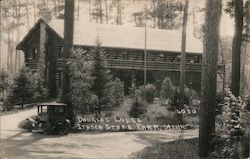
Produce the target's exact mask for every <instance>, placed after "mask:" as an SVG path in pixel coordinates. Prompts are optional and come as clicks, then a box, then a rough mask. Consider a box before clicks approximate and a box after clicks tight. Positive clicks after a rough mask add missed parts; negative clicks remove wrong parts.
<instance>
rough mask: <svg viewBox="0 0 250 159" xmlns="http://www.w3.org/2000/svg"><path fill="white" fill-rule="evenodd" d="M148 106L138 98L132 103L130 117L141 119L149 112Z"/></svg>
mask: <svg viewBox="0 0 250 159" xmlns="http://www.w3.org/2000/svg"><path fill="white" fill-rule="evenodd" d="M146 106H147V105H146V103H145V102H143V101H142V100H141V99H139V97H137V98H136V100H135V101H134V102H133V103H132V106H131V108H130V110H129V115H130V116H131V117H133V118H139V117H140V116H141V115H143V114H145V113H146V112H147V109H146Z"/></svg>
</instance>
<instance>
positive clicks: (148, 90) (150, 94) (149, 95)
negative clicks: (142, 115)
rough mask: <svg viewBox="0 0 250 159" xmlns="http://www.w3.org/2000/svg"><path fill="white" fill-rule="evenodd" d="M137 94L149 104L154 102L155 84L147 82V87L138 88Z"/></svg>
mask: <svg viewBox="0 0 250 159" xmlns="http://www.w3.org/2000/svg"><path fill="white" fill-rule="evenodd" d="M135 96H136V97H140V98H141V99H142V100H144V101H146V102H147V103H148V104H152V103H153V102H154V98H155V86H154V85H152V84H147V85H146V87H145V88H144V87H143V86H141V87H140V88H139V89H138V90H136V93H135Z"/></svg>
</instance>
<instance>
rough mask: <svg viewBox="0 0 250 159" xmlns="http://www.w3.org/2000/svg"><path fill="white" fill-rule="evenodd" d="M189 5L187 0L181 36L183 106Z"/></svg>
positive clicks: (182, 102) (182, 100)
mask: <svg viewBox="0 0 250 159" xmlns="http://www.w3.org/2000/svg"><path fill="white" fill-rule="evenodd" d="M188 5H189V0H185V8H184V14H183V23H182V37H181V66H180V68H181V69H180V93H181V99H180V101H181V107H182V106H183V104H184V87H185V83H186V72H185V69H186V68H185V63H186V31H187V18H188Z"/></svg>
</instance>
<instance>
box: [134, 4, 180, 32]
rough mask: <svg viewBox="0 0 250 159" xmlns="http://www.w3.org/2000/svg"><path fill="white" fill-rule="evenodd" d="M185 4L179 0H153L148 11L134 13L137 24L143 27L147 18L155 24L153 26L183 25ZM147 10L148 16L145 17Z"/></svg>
mask: <svg viewBox="0 0 250 159" xmlns="http://www.w3.org/2000/svg"><path fill="white" fill-rule="evenodd" d="M182 10H183V5H182V3H180V2H177V1H166V0H151V1H150V7H149V8H148V9H147V11H138V12H135V13H133V17H134V20H135V25H136V26H138V27H142V26H144V25H145V19H146V18H147V19H148V20H150V22H151V23H152V24H153V28H158V29H170V30H171V29H176V28H179V27H180V26H181V11H182ZM145 12H147V17H146V18H145V16H146V15H145Z"/></svg>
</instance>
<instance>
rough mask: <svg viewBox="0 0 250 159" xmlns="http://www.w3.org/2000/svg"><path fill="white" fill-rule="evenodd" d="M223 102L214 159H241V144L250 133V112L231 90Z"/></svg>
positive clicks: (218, 120) (218, 119)
mask: <svg viewBox="0 0 250 159" xmlns="http://www.w3.org/2000/svg"><path fill="white" fill-rule="evenodd" d="M226 93H227V95H226V97H225V98H224V101H223V103H222V104H223V107H222V110H223V111H222V112H223V113H222V114H221V115H219V116H218V117H217V122H216V124H217V125H216V134H215V135H216V136H215V138H214V143H215V151H214V152H213V153H212V155H213V156H214V157H223V158H241V155H242V154H241V153H242V152H241V150H240V149H241V148H242V147H241V146H240V142H241V141H242V140H243V137H244V135H245V134H246V133H249V124H250V123H249V111H247V110H246V103H245V101H244V100H243V99H242V98H241V97H235V96H234V95H233V94H232V93H231V92H230V91H229V90H227V92H226Z"/></svg>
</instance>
